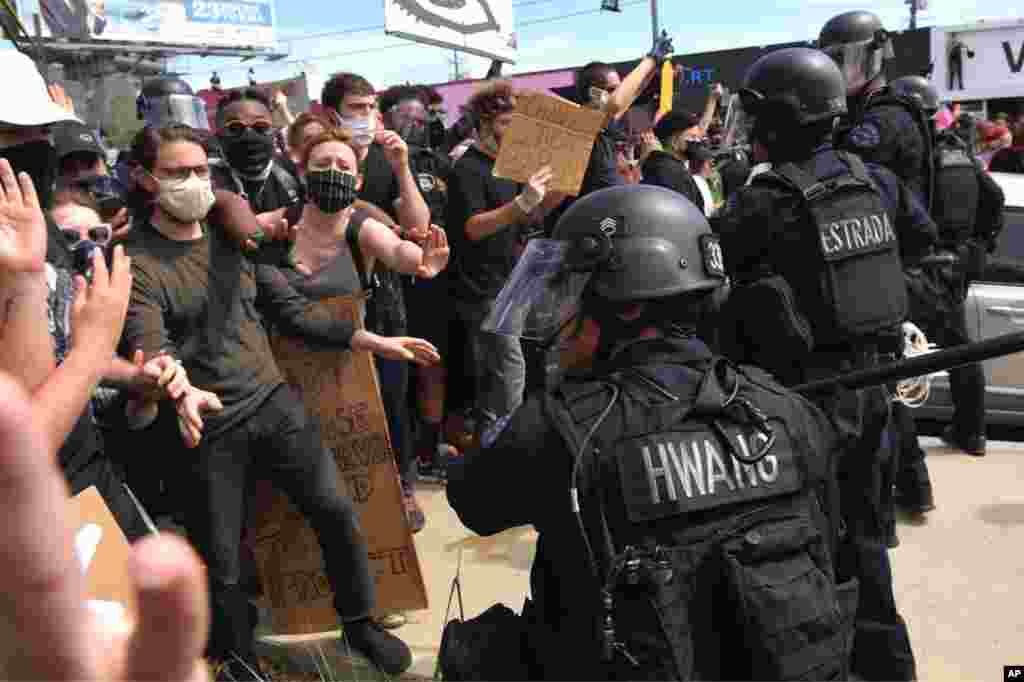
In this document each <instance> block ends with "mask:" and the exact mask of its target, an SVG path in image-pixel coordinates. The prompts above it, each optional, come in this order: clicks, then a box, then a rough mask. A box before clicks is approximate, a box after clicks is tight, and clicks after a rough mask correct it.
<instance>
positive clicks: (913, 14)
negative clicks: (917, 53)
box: [910, 0, 917, 31]
mask: <svg viewBox="0 0 1024 682" xmlns="http://www.w3.org/2000/svg"><path fill="white" fill-rule="evenodd" d="M915 29H917V0H910V30H911V31H913V30H915Z"/></svg>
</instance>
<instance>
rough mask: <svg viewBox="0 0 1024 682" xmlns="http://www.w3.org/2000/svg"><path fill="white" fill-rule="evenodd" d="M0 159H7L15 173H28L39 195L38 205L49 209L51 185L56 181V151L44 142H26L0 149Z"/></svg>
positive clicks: (51, 192) (51, 193)
mask: <svg viewBox="0 0 1024 682" xmlns="http://www.w3.org/2000/svg"><path fill="white" fill-rule="evenodd" d="M0 157H3V158H5V159H7V161H8V162H9V163H10V164H11V168H13V169H14V172H15V173H28V176H29V177H30V178H32V184H33V185H35V188H36V194H37V195H39V204H40V205H41V206H42V207H43V208H44V209H48V208H50V199H51V197H52V196H53V183H54V181H56V179H57V151H56V150H55V149H54V148H53V145H52V144H50V143H49V142H47V141H45V140H41V141H37V142H27V143H25V144H19V145H15V146H14V147H7V148H5V149H0Z"/></svg>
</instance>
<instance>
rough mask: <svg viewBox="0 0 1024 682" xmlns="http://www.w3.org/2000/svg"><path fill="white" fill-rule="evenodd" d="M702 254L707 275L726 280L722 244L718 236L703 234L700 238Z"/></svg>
mask: <svg viewBox="0 0 1024 682" xmlns="http://www.w3.org/2000/svg"><path fill="white" fill-rule="evenodd" d="M700 253H701V256H702V257H703V259H704V272H705V274H707V275H708V276H709V277H718V278H720V279H725V261H724V260H723V259H722V243H721V240H720V239H719V238H718V235H717V234H702V235H701V236H700Z"/></svg>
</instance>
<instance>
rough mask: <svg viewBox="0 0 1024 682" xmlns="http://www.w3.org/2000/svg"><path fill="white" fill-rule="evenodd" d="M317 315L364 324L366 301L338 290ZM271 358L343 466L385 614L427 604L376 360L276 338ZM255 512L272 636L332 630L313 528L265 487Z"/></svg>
mask: <svg viewBox="0 0 1024 682" xmlns="http://www.w3.org/2000/svg"><path fill="white" fill-rule="evenodd" d="M314 307H315V310H316V311H317V312H316V314H320V315H328V316H331V317H333V318H337V319H345V318H347V319H351V320H353V321H354V322H356V323H357V328H359V327H361V326H362V319H361V315H360V311H361V304H360V302H359V300H357V299H355V298H353V297H351V296H342V297H338V298H332V299H328V300H325V301H321V302H319V303H317V304H315V306H314ZM271 342H272V345H273V349H274V356H275V357H276V358H277V362H278V365H279V366H280V367H281V370H282V372H284V375H285V377H286V379H287V380H288V382H289V384H290V385H291V386H292V388H293V389H294V390H295V391H296V392H297V393H298V394H299V395H300V396H301V397H302V400H303V403H304V404H305V406H306V410H307V412H308V414H309V416H310V418H311V419H314V420H316V421H317V422H318V423H319V426H320V432H321V435H322V438H323V442H324V446H325V447H326V448H327V450H328V451H329V452H330V453H332V454H333V456H334V460H335V462H336V463H337V465H338V477H339V487H340V488H341V489H342V491H346V490H347V493H348V495H349V496H350V497H351V499H352V500H353V501H354V503H355V506H356V509H357V511H358V512H359V518H360V523H361V525H362V529H363V533H364V535H365V536H366V539H367V541H368V543H369V550H370V552H369V553H370V568H371V571H372V572H373V573H374V577H375V578H376V584H377V603H378V609H379V611H380V612H382V613H383V612H389V611H396V610H403V611H405V610H416V609H425V608H427V590H426V585H425V584H424V582H423V575H422V573H421V571H420V563H419V558H418V557H417V555H416V546H415V544H414V543H413V539H412V533H411V531H410V530H409V527H408V525H407V524H406V521H405V510H404V506H403V501H402V491H401V486H400V484H399V478H398V471H397V469H396V467H395V460H394V455H393V454H392V449H391V442H390V440H389V438H388V430H387V418H386V416H385V413H384V405H383V403H382V402H381V397H380V387H379V385H378V383H377V373H376V370H375V368H374V364H373V358H372V357H371V355H370V354H369V353H366V352H362V353H353V352H351V351H339V350H326V349H323V348H314V347H310V346H307V345H306V344H305V343H304V342H303V341H301V340H299V339H295V338H287V337H282V336H274V337H273V338H272V341H271ZM256 498H257V499H256V501H255V504H254V505H253V506H254V515H253V520H254V523H253V528H252V531H253V533H252V536H253V552H254V554H255V555H256V560H257V563H258V564H259V566H260V574H261V576H262V578H263V585H264V588H265V592H266V597H267V599H268V601H269V603H270V606H271V611H272V613H273V621H274V629H275V631H276V634H289V635H300V634H309V633H315V632H324V631H328V630H336V629H337V628H338V616H337V613H336V611H335V609H334V606H333V603H332V600H333V598H334V595H333V593H332V592H331V589H330V585H329V583H328V581H327V576H326V574H325V572H324V568H323V560H322V555H321V552H320V544H319V542H318V541H317V537H316V534H315V533H314V532H313V530H312V529H311V528H310V527H309V525H308V524H307V523H306V520H305V519H304V518H303V517H302V515H301V514H300V513H299V512H298V510H296V509H295V508H294V507H293V506H292V505H291V503H290V502H289V501H288V499H287V498H286V497H285V496H284V495H283V494H281V493H280V492H276V491H274V490H273V489H271V488H269V487H268V486H267V485H266V484H263V485H262V486H261V487H260V488H258V490H257V495H256Z"/></svg>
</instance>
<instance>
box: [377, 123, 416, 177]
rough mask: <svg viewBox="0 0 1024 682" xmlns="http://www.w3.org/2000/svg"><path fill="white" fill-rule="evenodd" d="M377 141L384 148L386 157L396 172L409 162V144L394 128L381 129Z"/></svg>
mask: <svg viewBox="0 0 1024 682" xmlns="http://www.w3.org/2000/svg"><path fill="white" fill-rule="evenodd" d="M376 141H377V144H379V145H380V146H381V147H383V148H384V157H385V158H386V159H387V160H388V163H390V164H391V168H392V169H393V170H394V171H395V172H398V171H399V170H401V169H402V168H403V167H404V166H406V165H407V164H408V163H409V145H407V144H406V143H405V140H403V139H402V137H401V136H400V135H399V134H398V133H396V132H394V131H393V130H380V131H379V132H378V133H377V135H376Z"/></svg>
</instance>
